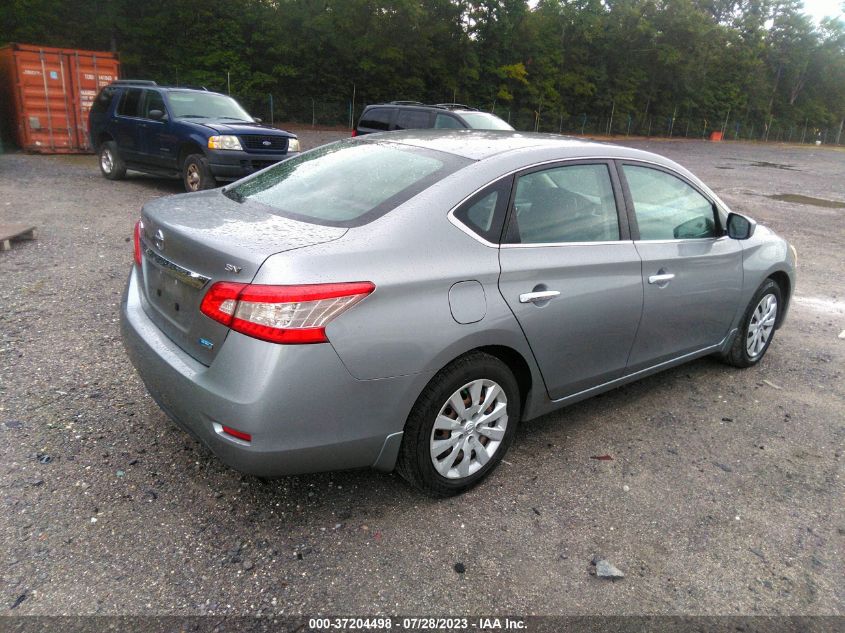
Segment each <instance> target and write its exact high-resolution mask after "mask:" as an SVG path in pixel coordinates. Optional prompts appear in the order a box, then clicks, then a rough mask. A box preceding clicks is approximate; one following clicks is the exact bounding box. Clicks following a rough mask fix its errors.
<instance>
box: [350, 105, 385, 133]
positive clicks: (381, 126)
mask: <svg viewBox="0 0 845 633" xmlns="http://www.w3.org/2000/svg"><path fill="white" fill-rule="evenodd" d="M391 114H393V110H391V109H390V108H371V109H370V110H367V111H366V112H365V113H364V114H363V115H362V116H361V120H360V121H359V122H358V127H359V128H360V127H365V128H368V129H371V130H388V129H390V115H391Z"/></svg>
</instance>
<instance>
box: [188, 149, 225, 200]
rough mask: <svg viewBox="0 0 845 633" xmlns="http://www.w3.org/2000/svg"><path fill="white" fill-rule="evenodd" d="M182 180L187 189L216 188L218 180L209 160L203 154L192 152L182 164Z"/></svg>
mask: <svg viewBox="0 0 845 633" xmlns="http://www.w3.org/2000/svg"><path fill="white" fill-rule="evenodd" d="M182 182H184V183H185V191H189V192H190V191H202V190H203V189H214V188H215V187H216V186H217V181H216V180H214V176H213V175H212V174H211V170H210V169H209V168H208V161H207V160H206V158H205V156H203V155H202V154H190V155H189V156H188V157H187V158H186V159H185V162H184V163H183V165H182Z"/></svg>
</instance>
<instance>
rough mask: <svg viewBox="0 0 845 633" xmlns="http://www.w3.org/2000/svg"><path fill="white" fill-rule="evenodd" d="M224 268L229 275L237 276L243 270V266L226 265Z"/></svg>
mask: <svg viewBox="0 0 845 633" xmlns="http://www.w3.org/2000/svg"><path fill="white" fill-rule="evenodd" d="M224 268H225V269H226V272H227V273H235V274H236V275H237V274H238V273H239V272H241V271H242V270H243V266H235V265H234V264H226V266H225V267H224Z"/></svg>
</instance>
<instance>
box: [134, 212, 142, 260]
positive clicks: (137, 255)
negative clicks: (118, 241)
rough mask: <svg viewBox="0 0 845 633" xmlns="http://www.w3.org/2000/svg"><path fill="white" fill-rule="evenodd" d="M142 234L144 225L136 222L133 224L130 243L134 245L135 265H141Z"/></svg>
mask: <svg viewBox="0 0 845 633" xmlns="http://www.w3.org/2000/svg"><path fill="white" fill-rule="evenodd" d="M143 232H144V223H143V222H142V221H141V220H138V221H137V222H136V223H135V230H134V231H133V234H132V235H133V239H132V241H133V242H134V243H135V265H136V266H140V265H141V234H142V233H143Z"/></svg>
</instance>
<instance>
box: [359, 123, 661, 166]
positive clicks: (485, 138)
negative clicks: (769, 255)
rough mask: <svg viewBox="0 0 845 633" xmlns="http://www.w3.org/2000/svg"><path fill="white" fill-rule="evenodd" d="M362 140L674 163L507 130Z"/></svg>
mask: <svg viewBox="0 0 845 633" xmlns="http://www.w3.org/2000/svg"><path fill="white" fill-rule="evenodd" d="M358 138H359V139H361V140H362V141H388V142H392V143H401V144H403V145H411V146H414V147H421V148H424V149H431V150H436V151H440V152H447V153H449V154H454V155H456V156H462V157H464V158H468V159H470V160H484V159H486V158H490V157H491V156H497V155H500V154H505V153H510V152H516V151H519V150H529V149H538V150H539V149H555V150H557V151H558V153H559V155H560V157H561V158H579V157H583V158H590V157H598V156H601V157H605V158H631V159H635V158H639V159H646V160H650V161H652V162H659V163H661V164H665V165H667V166H668V165H671V166H674V165H675V164H674V163H673V162H672V161H670V160H668V159H665V158H663V157H661V156H658V155H656V154H652V153H651V152H644V151H642V150H637V149H632V148H630V147H623V146H621V145H613V144H612V143H600V142H597V141H589V140H585V139H580V138H573V137H569V136H561V135H558V134H537V133H533V132H511V131H508V130H437V129H420V130H402V131H396V132H379V133H376V134H367V135H366V136H363V137H358Z"/></svg>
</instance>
